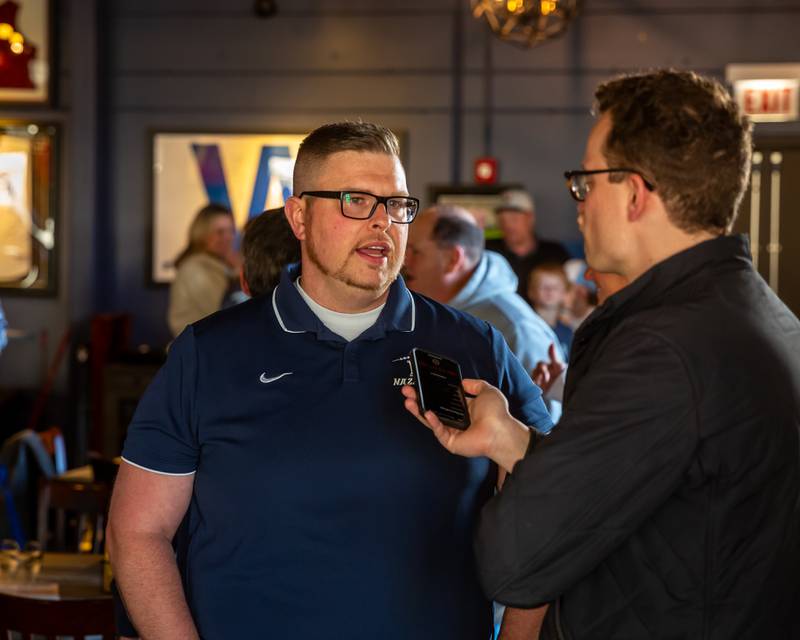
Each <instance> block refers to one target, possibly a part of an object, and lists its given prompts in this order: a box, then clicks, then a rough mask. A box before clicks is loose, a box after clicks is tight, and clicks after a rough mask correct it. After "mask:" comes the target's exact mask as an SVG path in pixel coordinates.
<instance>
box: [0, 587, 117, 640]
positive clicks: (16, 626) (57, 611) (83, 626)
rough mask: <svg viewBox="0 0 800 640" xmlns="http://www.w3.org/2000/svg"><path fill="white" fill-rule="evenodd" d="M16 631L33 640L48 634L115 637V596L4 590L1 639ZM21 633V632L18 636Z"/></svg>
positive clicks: (52, 636) (53, 639) (0, 606)
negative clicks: (51, 596) (58, 596)
mask: <svg viewBox="0 0 800 640" xmlns="http://www.w3.org/2000/svg"><path fill="white" fill-rule="evenodd" d="M12 631H15V632H17V634H20V635H21V636H22V640H31V639H32V637H33V636H44V637H45V638H46V639H47V640H56V637H57V636H59V637H60V636H72V637H74V638H75V640H79V639H80V640H83V638H84V637H85V636H101V637H102V638H103V639H104V640H105V639H106V638H108V639H109V640H113V639H114V637H115V635H114V634H115V633H116V630H115V625H114V601H113V600H112V599H111V598H92V599H85V600H40V599H36V598H24V597H19V596H12V595H7V594H3V593H0V639H2V640H11V639H12V638H14V636H13V635H12V633H11V632H12ZM17 637H19V636H17Z"/></svg>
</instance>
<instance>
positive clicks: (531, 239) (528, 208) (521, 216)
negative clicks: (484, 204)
mask: <svg viewBox="0 0 800 640" xmlns="http://www.w3.org/2000/svg"><path fill="white" fill-rule="evenodd" d="M500 197H501V200H502V201H501V203H500V204H499V205H498V206H497V207H496V208H495V218H496V221H497V226H498V227H499V228H500V230H501V231H502V232H503V237H502V238H500V239H492V240H488V241H487V242H486V248H487V249H488V250H490V251H496V252H497V253H499V254H500V255H502V256H503V257H504V258H505V259H506V260H508V262H509V264H510V265H511V268H512V269H513V270H514V273H516V274H517V282H518V286H517V293H518V294H519V295H521V296H522V297H523V298H524V300H525V301H526V302H527V303H528V304H530V300H529V299H528V276H529V274H530V272H531V270H532V269H533V268H534V267H535V266H536V265H539V264H542V263H545V262H556V263H558V264H562V263H564V262H566V261H567V260H568V259H569V254H568V253H567V250H566V249H565V248H564V247H563V246H562V245H561V244H560V243H558V242H553V241H551V240H543V239H541V238H539V236H537V235H536V208H535V207H534V204H533V198H532V197H531V195H530V194H529V193H528V192H527V191H523V190H522V189H509V190H507V191H504V192H503V193H502V194H500Z"/></svg>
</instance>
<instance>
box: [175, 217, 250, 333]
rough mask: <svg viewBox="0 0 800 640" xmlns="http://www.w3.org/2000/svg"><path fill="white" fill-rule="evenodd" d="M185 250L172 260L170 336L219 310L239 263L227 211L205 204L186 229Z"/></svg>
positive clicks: (231, 218) (234, 228)
mask: <svg viewBox="0 0 800 640" xmlns="http://www.w3.org/2000/svg"><path fill="white" fill-rule="evenodd" d="M188 235H189V237H188V242H187V246H186V248H185V249H184V250H183V251H182V252H181V253H180V255H179V256H178V257H177V258H176V259H175V267H176V269H177V270H176V273H175V280H173V282H172V286H171V287H170V292H169V311H168V313H167V321H168V323H169V328H170V331H171V332H172V335H173V336H177V335H178V334H179V333H180V332H181V331H183V329H184V328H185V327H186V325H188V324H191V323H192V322H196V321H197V320H200V319H201V318H204V317H206V316H207V315H209V314H211V313H214V312H215V311H217V310H218V309H220V308H221V307H222V303H223V301H224V300H225V296H226V294H227V293H228V292H229V291H230V289H231V287H232V286H233V284H234V283H235V282H236V278H237V275H238V268H239V264H240V258H239V254H238V253H237V252H236V250H235V249H234V247H233V241H234V237H235V235H236V225H235V223H234V220H233V214H232V213H231V211H230V209H228V208H226V207H224V206H222V205H218V204H208V205H206V206H205V207H203V208H202V209H200V211H198V212H197V215H195V217H194V220H192V224H191V225H190V226H189V234H188Z"/></svg>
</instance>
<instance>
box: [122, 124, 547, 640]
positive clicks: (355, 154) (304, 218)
mask: <svg viewBox="0 0 800 640" xmlns="http://www.w3.org/2000/svg"><path fill="white" fill-rule="evenodd" d="M294 193H295V194H296V195H294V196H292V197H291V198H289V200H288V201H287V203H286V216H287V219H288V220H289V223H290V224H291V226H292V229H293V230H294V233H295V235H296V236H297V237H298V238H299V240H300V241H301V246H302V259H301V263H300V265H293V266H291V267H289V268H288V269H287V270H285V271H284V273H283V275H282V280H281V282H280V284H279V285H278V287H277V288H276V289H275V290H274V292H273V294H272V295H271V296H263V297H261V298H258V299H253V300H251V301H248V302H246V303H244V304H241V305H239V306H237V307H233V308H231V309H227V310H224V311H221V312H219V313H217V314H214V315H212V316H210V317H208V318H205V319H204V320H202V321H200V322H197V323H195V324H193V325H190V326H189V327H188V328H187V329H186V330H185V331H184V332H183V333H182V334H181V335H180V336H179V337H178V338H177V339H176V340H175V342H174V343H173V345H172V348H171V350H170V355H169V360H168V362H167V364H166V365H165V366H164V368H163V369H162V370H161V372H160V373H159V374H158V376H157V377H156V379H155V380H154V382H153V384H152V385H151V387H150V389H148V391H147V393H146V394H145V396H144V398H143V399H142V401H141V403H140V405H139V408H138V410H137V412H136V415H135V417H134V419H133V422H132V424H131V426H130V429H129V432H128V438H127V440H126V442H125V448H124V451H123V458H124V460H125V462H124V463H123V464H122V467H121V469H120V473H119V476H118V480H117V486H116V489H115V493H114V500H113V503H112V508H111V517H110V522H109V531H108V544H109V550H110V553H111V559H112V563H113V566H114V572H115V575H116V577H117V580H118V582H119V585H120V590H121V592H122V596H123V599H124V601H125V604H126V606H127V608H128V610H129V612H130V613H131V616H132V618H133V620H134V622H135V624H136V626H137V628H138V629H139V630H140V632H141V633H142V635H143V636H144V637H147V638H197V637H203V638H207V639H217V638H219V639H227V638H240V637H293V638H322V637H348V638H389V639H391V638H396V639H398V640H399V639H404V640H405V639H407V638H412V637H417V638H437V640H439V639H449V638H452V639H453V640H455V639H459V640H463V639H472V638H474V639H476V640H478V639H480V640H485V639H486V638H488V637H489V635H490V633H491V628H492V619H491V608H490V605H489V602H488V601H487V600H486V598H485V597H484V595H483V594H482V592H481V590H480V586H479V584H478V581H477V577H476V573H475V566H474V560H473V556H472V551H471V538H472V533H473V530H474V528H475V523H476V519H477V515H478V510H479V508H480V507H481V505H482V504H483V503H484V502H485V501H486V500H487V498H488V497H489V496H490V495H491V492H492V489H493V485H494V482H495V478H496V472H495V469H494V467H493V466H492V465H491V464H490V463H489V461H488V460H486V459H485V458H476V459H471V460H469V459H465V458H461V457H457V456H452V455H450V454H448V453H447V452H445V451H444V450H442V449H441V447H439V446H438V443H437V442H436V440H435V439H434V438H433V437H431V435H430V434H428V433H425V432H421V430H420V429H418V428H417V426H416V424H415V421H414V419H413V418H412V417H411V416H410V415H409V414H408V413H407V412H405V411H403V408H402V397H401V396H400V394H399V389H400V387H401V386H402V385H404V384H406V383H408V381H409V378H410V375H411V374H410V365H409V361H408V353H409V351H410V350H411V348H412V347H421V348H425V349H429V350H432V351H436V352H439V353H442V354H445V355H448V356H450V357H452V358H455V359H456V360H458V361H459V362H460V364H461V367H462V370H463V372H464V374H465V375H466V376H469V377H475V378H476V377H480V378H484V379H488V380H490V381H491V382H492V384H495V385H497V386H498V387H500V388H501V389H503V391H504V392H505V394H506V396H507V397H508V399H509V403H510V408H511V410H512V412H513V413H514V414H515V415H516V416H518V418H519V419H520V420H521V421H523V422H524V423H525V424H529V425H532V426H534V427H535V428H538V429H541V430H543V431H548V430H549V429H550V428H551V427H552V423H551V421H550V418H549V416H548V414H547V412H546V410H545V409H544V405H543V403H542V400H541V393H540V391H539V389H538V388H537V387H535V386H534V385H533V383H532V382H531V380H530V378H529V376H528V375H527V373H526V372H525V371H524V370H523V369H522V367H521V366H520V365H519V363H518V362H517V361H516V360H515V359H514V357H513V356H512V355H511V353H510V351H509V350H508V347H507V346H506V344H505V342H504V341H503V339H502V337H500V335H499V334H498V333H497V332H496V331H495V330H494V329H492V328H490V327H489V325H487V324H486V323H484V322H481V321H479V320H477V319H475V318H473V317H471V316H468V315H466V314H463V313H460V312H458V311H455V310H453V309H450V308H448V307H445V306H443V305H440V304H437V303H435V302H433V301H431V300H428V299H427V298H423V297H421V296H417V295H414V294H411V293H410V292H409V291H408V289H406V287H405V285H404V283H403V281H402V279H401V278H398V271H399V269H400V266H401V265H402V262H403V254H404V251H405V246H406V237H407V229H408V227H407V224H408V223H409V222H411V221H412V220H413V218H414V215H415V214H416V212H417V209H418V202H417V201H416V199H414V198H410V197H409V196H408V191H407V188H406V181H405V174H404V171H403V168H402V165H401V164H400V161H399V157H398V146H397V140H396V138H395V137H394V135H393V134H392V133H391V132H390V131H388V130H387V129H385V128H383V127H380V126H377V125H372V124H368V123H340V124H333V125H326V126H323V127H321V128H319V129H317V130H316V131H314V132H313V133H311V134H310V135H309V136H308V137H307V138H306V139H305V141H304V142H303V144H302V145H301V147H300V151H299V153H298V157H297V163H296V166H295V175H294ZM184 519H185V532H186V536H185V537H186V541H183V539H182V540H181V541H180V542H179V544H178V554H177V561H176V559H175V556H174V554H173V551H172V547H171V545H170V541H171V539H172V537H173V535H174V533H175V531H176V529H177V527H178V525H179V523H180V522H181V521H182V520H184Z"/></svg>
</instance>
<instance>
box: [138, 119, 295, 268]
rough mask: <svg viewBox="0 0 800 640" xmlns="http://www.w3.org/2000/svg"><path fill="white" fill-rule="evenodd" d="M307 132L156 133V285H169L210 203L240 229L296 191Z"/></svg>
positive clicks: (153, 248) (153, 265) (153, 240)
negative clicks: (192, 227)
mask: <svg viewBox="0 0 800 640" xmlns="http://www.w3.org/2000/svg"><path fill="white" fill-rule="evenodd" d="M304 137H305V134H304V133H299V134H295V133H290V134H286V133H183V132H159V133H155V134H153V158H152V159H153V163H152V171H153V174H152V175H153V216H152V233H151V257H150V280H151V282H153V283H156V284H164V283H169V282H171V281H172V279H173V278H174V276H175V268H174V264H173V263H174V260H175V258H176V257H177V256H178V254H180V252H181V251H182V250H183V249H184V247H185V246H186V244H187V239H188V231H189V225H190V224H191V222H192V219H193V218H194V216H195V214H196V213H197V211H198V210H199V209H200V208H202V207H203V206H205V205H206V204H209V203H214V204H221V205H223V206H225V207H227V208H229V209H230V210H231V211H232V212H233V216H234V219H235V220H236V227H237V229H240V230H241V229H242V228H243V227H244V225H245V223H246V222H247V220H249V219H250V218H251V217H253V216H257V215H258V214H260V213H261V212H262V211H264V210H265V209H272V208H275V207H281V206H283V203H284V201H285V199H286V198H287V197H289V195H290V194H291V192H292V172H293V170H294V160H295V158H296V157H297V150H298V148H299V146H300V142H301V141H302V140H303V138H304Z"/></svg>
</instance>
